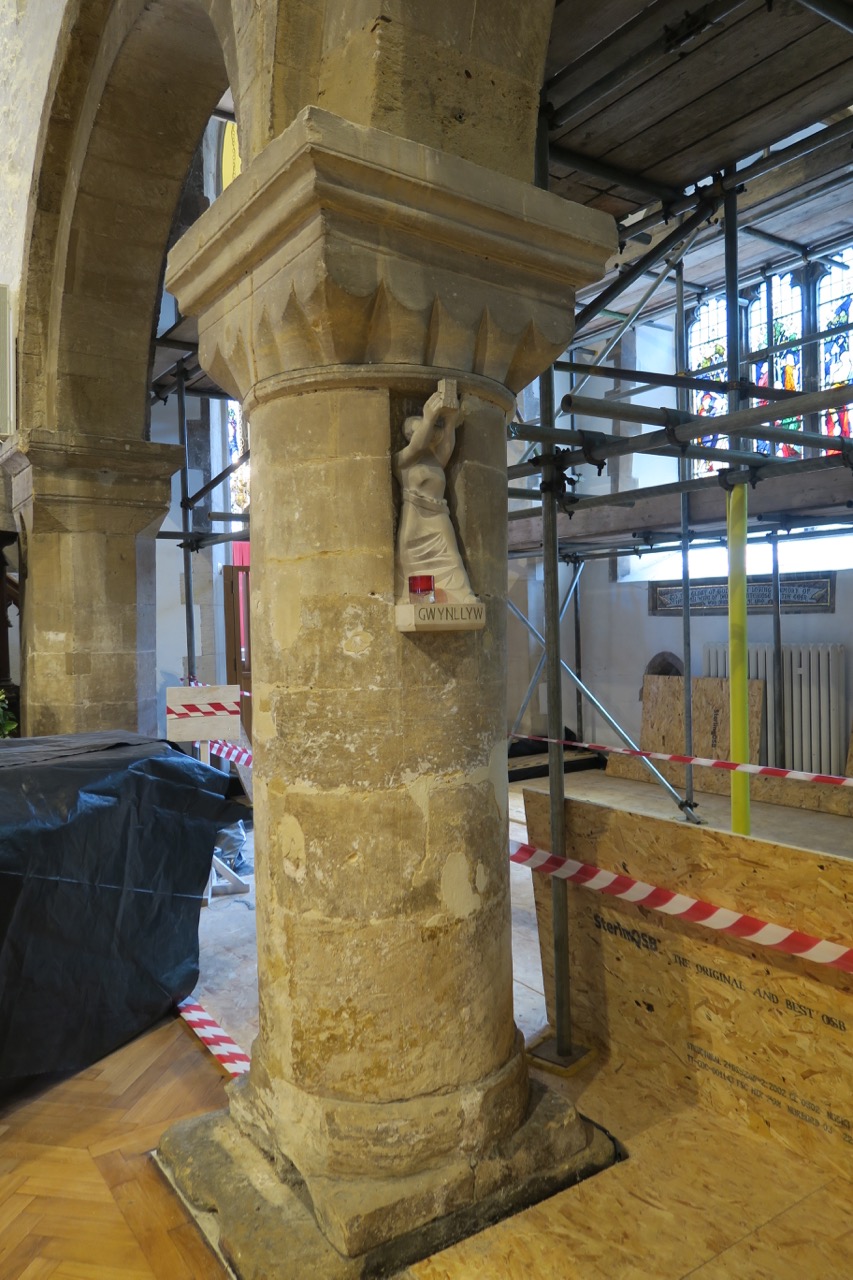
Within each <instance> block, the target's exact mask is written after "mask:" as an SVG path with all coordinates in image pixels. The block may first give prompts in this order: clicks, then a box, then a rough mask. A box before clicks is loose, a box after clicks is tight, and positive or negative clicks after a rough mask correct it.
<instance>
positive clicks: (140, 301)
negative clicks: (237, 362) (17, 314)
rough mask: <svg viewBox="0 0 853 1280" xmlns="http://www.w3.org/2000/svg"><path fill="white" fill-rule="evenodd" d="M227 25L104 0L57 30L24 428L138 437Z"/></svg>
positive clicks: (173, 7) (31, 297) (31, 291)
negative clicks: (187, 184) (172, 247)
mask: <svg viewBox="0 0 853 1280" xmlns="http://www.w3.org/2000/svg"><path fill="white" fill-rule="evenodd" d="M207 10H210V13H208V12H207ZM229 23H230V5H227V4H223V3H219V2H217V3H215V4H206V5H204V4H202V3H201V0H168V3H167V2H166V0H154V3H146V0H124V2H122V0H115V2H114V3H112V4H110V3H108V0H95V3H92V4H87V5H80V6H79V11H78V12H77V13H76V16H75V19H74V20H73V21H71V22H69V23H68V29H67V30H66V32H65V33H64V35H63V36H62V37H61V44H62V46H63V47H62V48H61V49H60V51H59V52H58V55H57V63H58V66H57V69H56V70H55V73H54V89H53V94H52V101H51V103H50V108H49V111H48V112H47V114H46V119H45V124H44V127H43V134H44V140H43V145H42V148H41V157H40V163H39V164H38V166H37V178H36V184H35V189H34V192H33V200H32V205H31V232H30V237H29V249H28V255H27V262H26V264H25V273H24V286H23V306H22V329H21V392H22V409H23V414H22V420H23V424H24V430H25V432H26V431H27V430H38V431H40V430H48V431H55V430H58V431H60V432H61V433H63V434H67V433H69V432H71V433H74V434H76V433H77V432H82V433H84V434H87V435H88V434H91V433H95V434H98V433H99V432H100V433H105V434H110V435H112V434H116V433H118V434H123V433H128V434H131V435H136V436H141V434H142V431H141V430H140V431H137V430H136V427H137V426H138V425H141V426H142V427H143V429H144V422H145V417H146V414H145V371H147V364H148V344H149V341H150V335H151V325H152V318H153V309H154V306H155V303H156V298H157V293H158V291H159V286H160V279H161V273H162V266H163V258H164V254H165V249H166V244H167V239H168V234H169V229H170V227H171V223H172V217H173V213H174V209H175V207H176V205H177V202H178V198H179V196H180V191H181V188H182V185H183V181H184V178H185V175H186V172H187V169H188V167H189V163H190V159H191V157H192V155H193V152H194V150H195V148H196V146H197V144H198V141H199V138H200V136H201V132H202V130H203V129H204V126H205V124H206V122H207V120H208V118H209V116H210V112H211V110H212V108H213V107H214V106H215V104H216V101H217V100H218V98H219V97H220V96H221V94H222V92H223V90H224V88H225V87H226V85H227V83H228V80H229V71H232V70H233V63H234V60H233V57H231V56H228V51H229V49H230V48H231V45H232V44H233V41H232V40H230V39H229V30H228V28H229ZM226 62H228V63H230V64H231V66H229V67H228V68H227V69H226ZM235 74H236V72H235ZM106 423H109V424H110V425H109V426H108V427H107V428H106V431H105V424H106Z"/></svg>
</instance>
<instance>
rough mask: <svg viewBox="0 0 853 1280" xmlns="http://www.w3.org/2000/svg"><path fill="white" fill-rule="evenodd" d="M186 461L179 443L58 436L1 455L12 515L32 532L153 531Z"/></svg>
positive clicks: (49, 434) (11, 446)
mask: <svg viewBox="0 0 853 1280" xmlns="http://www.w3.org/2000/svg"><path fill="white" fill-rule="evenodd" d="M182 462H183V451H182V450H181V449H180V448H179V447H178V446H177V445H169V444H150V443H148V442H147V441H144V440H126V439H116V438H112V437H109V436H101V437H97V438H96V437H92V438H82V439H75V438H73V437H69V436H68V434H67V433H64V432H54V431H33V432H31V433H30V434H29V435H28V437H27V438H26V439H25V440H24V439H13V440H10V441H8V442H7V443H6V444H5V445H4V446H3V448H2V449H0V472H3V473H5V475H6V477H7V484H8V489H9V503H10V506H11V510H12V512H13V514H14V517H15V520H16V522H17V524H18V526H19V527H24V528H26V529H27V530H28V532H30V533H32V532H39V533H54V532H55V533H95V532H98V533H107V534H109V533H112V534H133V535H136V534H143V533H153V532H155V531H156V530H157V529H158V528H159V526H160V523H161V522H162V520H163V517H164V516H165V515H166V512H167V511H168V510H169V503H170V500H171V485H170V480H171V477H172V475H173V474H174V473H175V472H176V471H177V470H178V469H179V468H180V466H181V465H182Z"/></svg>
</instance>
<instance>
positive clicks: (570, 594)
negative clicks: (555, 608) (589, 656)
mask: <svg viewBox="0 0 853 1280" xmlns="http://www.w3.org/2000/svg"><path fill="white" fill-rule="evenodd" d="M582 572H583V563H580V564H577V565H576V566H575V573H574V577H573V578H572V581H571V585H570V586H569V589H568V591H567V592H566V594H565V595H564V597H563V602H562V604H561V605H560V618H559V621H560V622H561V623H562V621H563V618H564V617H565V616H566V610H567V609H568V607H569V602H570V601H571V600H572V599H573V598H574V596H575V592H576V591H577V590H578V587H579V585H580V578H581V573H582ZM575 666H577V663H575ZM544 670H545V653H544V651H543V653H542V655H541V657H540V658H539V661H538V662H537V664H536V670H535V671H534V673H533V676H532V678H531V680H530V684H529V685H528V686H527V692H526V693H525V695H524V697H523V698H522V700H521V706H520V707H519V709H518V715H517V716H516V717H515V720H514V721H513V725H512V728H511V729H510V731H509V737H510V738H513V737H515V735H516V734H517V733H518V731H519V729H520V728H521V722H522V720H523V719H524V713H525V712H526V711H527V708H528V707H529V706H530V700H531V698H532V697H533V694H534V693H535V692H536V686H537V685H538V684H539V681H540V680H541V678H542V672H543V671H544ZM578 737H580V734H578Z"/></svg>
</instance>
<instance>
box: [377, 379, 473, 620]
mask: <svg viewBox="0 0 853 1280" xmlns="http://www.w3.org/2000/svg"><path fill="white" fill-rule="evenodd" d="M461 420H462V409H461V407H460V403H459V396H458V394H457V391H456V383H455V382H454V381H452V380H451V379H442V381H441V382H440V383H439V387H438V390H437V391H435V392H434V393H433V394H432V395H431V396H430V398H429V399H428V400H427V402H426V403H425V405H424V407H423V412H422V414H421V415H420V416H418V417H410V418H407V419H406V421H405V423H404V424H403V434H404V435H405V437H406V444H405V445H404V447H403V448H402V449H400V450H399V451H398V452H397V453H396V454H395V455H394V474H395V476H396V478H397V480H398V482H399V484H400V490H401V496H402V504H401V509H400V523H399V526H398V529H397V565H396V592H397V599H398V600H406V599H408V593H409V578H411V577H415V576H417V577H424V576H427V577H431V578H432V579H433V582H434V586H435V592H436V599H437V600H447V601H471V600H474V599H475V598H476V597H475V596H474V594H473V592H472V591H471V584H470V582H469V581H468V574H467V572H466V570H465V566H464V564H463V562H462V556H461V555H460V552H459V547H458V544H457V541H456V533H455V530H454V528H453V524H452V522H451V519H450V511H449V508H448V505H447V501H446V499H445V496H444V493H445V487H446V477H445V472H444V469H445V467H446V466H447V464H448V463H449V461H450V458H451V456H452V454H453V450H454V447H455V444H456V430H457V428H458V426H459V424H460V422H461Z"/></svg>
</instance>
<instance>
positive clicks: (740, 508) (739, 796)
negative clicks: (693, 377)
mask: <svg viewBox="0 0 853 1280" xmlns="http://www.w3.org/2000/svg"><path fill="white" fill-rule="evenodd" d="M725 177H726V178H728V179H729V180H730V183H729V185H728V186H727V188H726V194H725V199H724V202H723V225H724V231H725V246H724V247H725V272H726V362H727V375H728V378H729V379H730V381H731V382H732V384H733V389H732V390H731V391H730V392H729V412H728V415H726V416H727V417H728V419H729V423H730V425H731V423H732V422H734V421H736V420H737V419H738V417H739V411H740V408H741V395H740V391H739V390H738V381H739V379H740V374H741V369H740V353H741V316H740V293H739V289H738V228H737V212H738V210H737V187H736V186H735V185H734V182H733V181H732V179H733V177H734V171H733V170H729V171H727V173H726V174H725ZM768 381H769V378H768ZM728 435H729V443H730V444H732V445H733V446H734V447H735V448H738V447H739V445H740V440H739V439H737V438H736V437H735V436H734V435H733V433H732V432H731V430H729V432H728ZM747 499H748V491H747V487H746V485H744V484H741V485H738V486H737V487H736V488H733V489H729V490H728V491H727V493H726V535H727V546H728V558H729V567H728V578H729V612H728V631H729V743H730V747H729V752H730V756H731V759H732V760H734V761H735V763H736V764H748V763H749V658H748V613H747V600H746V540H747V519H748V509H747V508H748V500H747ZM731 786H732V831H733V832H735V834H737V835H742V836H748V835H749V831H750V820H749V774H747V773H735V774H732V783H731Z"/></svg>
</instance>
